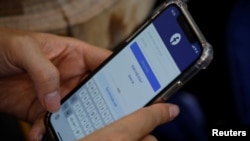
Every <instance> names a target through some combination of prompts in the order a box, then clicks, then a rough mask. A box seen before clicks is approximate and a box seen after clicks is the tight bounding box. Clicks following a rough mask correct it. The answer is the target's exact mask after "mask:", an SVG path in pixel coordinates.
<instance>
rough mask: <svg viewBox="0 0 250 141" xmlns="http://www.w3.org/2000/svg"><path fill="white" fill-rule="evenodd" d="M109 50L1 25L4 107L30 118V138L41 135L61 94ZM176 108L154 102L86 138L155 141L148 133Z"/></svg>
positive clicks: (89, 140) (1, 104) (0, 83)
mask: <svg viewBox="0 0 250 141" xmlns="http://www.w3.org/2000/svg"><path fill="white" fill-rule="evenodd" d="M111 53H112V52H111V51H109V50H105V49H102V48H99V47H95V46H93V45H90V44H87V43H84V42H82V41H79V40H77V39H73V38H67V37H61V36H56V35H52V34H46V33H34V32H25V31H18V30H13V29H2V28H0V66H2V67H1V69H0V112H1V113H6V114H9V115H13V116H15V117H17V118H18V119H22V120H25V121H28V122H30V123H32V124H33V125H32V128H31V131H30V134H29V140H31V141H33V140H34V141H35V140H41V139H42V136H43V134H44V132H45V127H44V123H43V122H44V114H45V113H46V111H51V112H53V111H56V110H57V109H58V108H59V106H60V99H61V98H62V97H64V96H65V95H66V94H67V93H68V92H69V91H70V90H72V88H74V87H75V86H76V85H77V84H78V83H79V82H80V81H82V80H83V79H84V78H85V77H86V76H87V75H88V74H89V73H90V72H92V71H93V70H94V69H95V68H96V67H97V66H98V65H99V64H100V63H101V62H103V60H105V59H106V58H107V57H108V56H109V55H110V54H111ZM178 113H179V109H178V107H177V106H175V105H172V104H155V105H152V106H149V107H146V108H143V109H140V110H138V111H136V112H135V113H133V114H131V115H129V116H126V117H124V118H122V119H120V120H118V121H116V122H114V123H113V124H111V125H109V126H107V127H105V128H102V129H100V130H98V131H96V132H94V133H93V134H91V135H89V136H87V137H86V138H84V139H83V141H97V140H98V141H99V140H104V141H105V140H106V141H112V140H116V141H123V140H126V141H127V140H128V141H139V140H142V141H151V140H152V141H153V140H156V139H155V138H154V137H153V136H150V135H148V133H150V132H151V131H152V130H153V129H154V128H155V127H156V126H157V125H159V124H162V123H163V122H168V121H170V120H172V119H173V118H174V117H175V116H176V115H177V114H178ZM145 117H147V118H145Z"/></svg>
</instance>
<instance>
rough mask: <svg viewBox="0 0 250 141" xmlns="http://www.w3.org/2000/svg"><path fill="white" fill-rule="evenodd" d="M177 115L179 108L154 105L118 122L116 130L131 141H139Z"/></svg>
mask: <svg viewBox="0 0 250 141" xmlns="http://www.w3.org/2000/svg"><path fill="white" fill-rule="evenodd" d="M178 113H179V108H178V107H177V106H176V105H173V104H163V103H161V104H154V105H152V106H149V107H146V108H143V109H140V110H138V111H137V112H135V113H133V114H131V115H129V116H127V117H125V118H124V119H123V120H120V123H119V124H116V125H117V127H116V128H117V129H119V130H120V131H122V132H124V133H126V134H127V135H128V136H130V137H131V140H139V139H140V138H141V137H142V135H143V136H145V135H147V134H148V133H150V132H151V131H152V130H153V129H154V128H155V127H156V126H158V125H160V124H162V123H165V122H168V121H171V120H172V119H174V118H175V117H176V116H177V115H178ZM118 126H119V127H118ZM127 129H129V130H127ZM135 133H137V134H135Z"/></svg>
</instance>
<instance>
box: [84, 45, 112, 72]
mask: <svg viewBox="0 0 250 141" xmlns="http://www.w3.org/2000/svg"><path fill="white" fill-rule="evenodd" d="M82 45H83V47H84V52H86V53H85V55H84V60H85V63H86V65H87V66H88V68H89V69H90V71H93V70H94V69H96V67H97V66H99V65H100V64H101V63H102V62H103V61H104V60H105V59H107V58H108V57H109V56H110V55H111V54H112V52H111V51H110V50H107V49H104V48H100V47H96V46H93V45H90V44H87V43H82Z"/></svg>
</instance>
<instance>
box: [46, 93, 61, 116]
mask: <svg viewBox="0 0 250 141" xmlns="http://www.w3.org/2000/svg"><path fill="white" fill-rule="evenodd" d="M60 100H61V96H60V94H59V92H58V91H54V92H51V93H49V94H47V95H46V96H45V99H44V101H45V106H46V108H47V110H49V111H50V112H54V111H57V110H58V109H59V107H60Z"/></svg>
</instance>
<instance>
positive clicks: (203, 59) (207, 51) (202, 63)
mask: <svg viewBox="0 0 250 141" xmlns="http://www.w3.org/2000/svg"><path fill="white" fill-rule="evenodd" d="M170 5H175V6H176V7H178V8H179V10H180V11H181V12H182V14H183V15H184V17H185V18H186V20H187V22H188V23H189V25H190V27H191V28H192V30H193V31H194V33H195V35H196V36H197V38H198V40H199V42H200V44H201V47H202V49H203V50H202V54H201V56H200V58H199V59H198V60H197V61H196V62H194V63H193V64H192V65H191V66H190V67H188V68H187V69H186V70H184V71H183V73H182V74H181V75H179V76H178V77H177V78H176V79H175V80H174V81H173V82H171V83H170V84H169V85H168V86H167V87H165V88H164V89H163V90H162V91H161V92H160V93H159V94H157V96H156V97H155V98H153V99H152V100H151V101H149V102H148V103H147V104H146V105H145V106H148V105H150V104H152V103H156V102H162V101H165V100H167V99H168V98H169V97H170V96H171V95H172V94H173V93H174V92H176V91H177V90H179V89H180V88H181V87H182V86H183V85H184V84H185V83H187V82H188V80H190V79H191V78H192V77H194V76H195V74H197V73H198V72H199V71H200V70H202V69H206V68H207V66H208V65H209V64H210V63H211V61H212V59H213V49H212V46H211V45H210V44H209V43H208V42H207V41H206V39H205V38H204V36H203V34H202V32H201V31H200V29H199V28H198V26H197V25H196V23H195V21H194V20H193V18H192V16H191V14H190V13H189V11H188V9H187V4H186V3H184V2H182V1H181V0H171V1H167V2H165V3H163V4H162V5H161V6H160V7H159V8H158V9H157V10H156V11H155V12H154V14H153V15H152V16H151V17H150V18H149V19H148V20H147V21H146V22H145V23H144V24H143V25H142V26H141V27H140V28H139V29H137V30H136V32H134V34H132V35H131V36H130V37H129V38H128V39H127V40H125V41H124V42H123V43H122V44H120V46H119V47H118V48H117V49H116V50H115V51H114V53H113V54H112V55H111V56H109V57H108V58H107V59H106V60H105V61H104V62H103V63H102V64H101V65H100V66H98V67H97V69H96V70H95V71H93V72H91V74H90V75H89V76H87V77H86V78H85V79H84V80H83V82H81V83H80V84H79V85H78V86H77V87H75V88H74V89H73V90H72V91H71V92H70V93H69V94H68V95H67V96H65V97H64V98H63V99H62V101H61V103H63V102H64V101H65V100H67V99H68V98H69V97H70V96H71V95H72V94H74V93H75V92H76V91H77V90H78V89H79V88H80V87H82V85H84V84H85V83H86V82H87V81H88V80H89V79H90V78H91V77H92V76H93V75H94V74H95V73H96V72H97V71H98V70H100V69H101V68H102V67H103V66H105V64H107V62H109V61H110V60H111V59H112V58H113V57H114V56H115V55H116V54H118V53H119V52H120V51H121V50H122V49H123V48H124V47H125V46H126V45H127V44H128V43H129V42H130V41H131V40H133V39H134V38H135V37H136V35H138V34H140V32H142V31H143V29H144V28H146V27H147V25H149V24H150V23H151V22H152V21H153V20H154V19H155V18H156V17H157V16H159V15H160V13H161V12H162V11H164V10H165V9H166V8H167V7H168V6H170ZM51 114H52V113H49V112H47V113H46V116H45V119H44V120H45V126H46V128H47V129H48V131H49V134H50V135H51V137H52V138H54V139H55V140H58V138H57V136H55V135H56V133H55V131H54V129H53V127H52V125H51V122H50V116H51Z"/></svg>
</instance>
